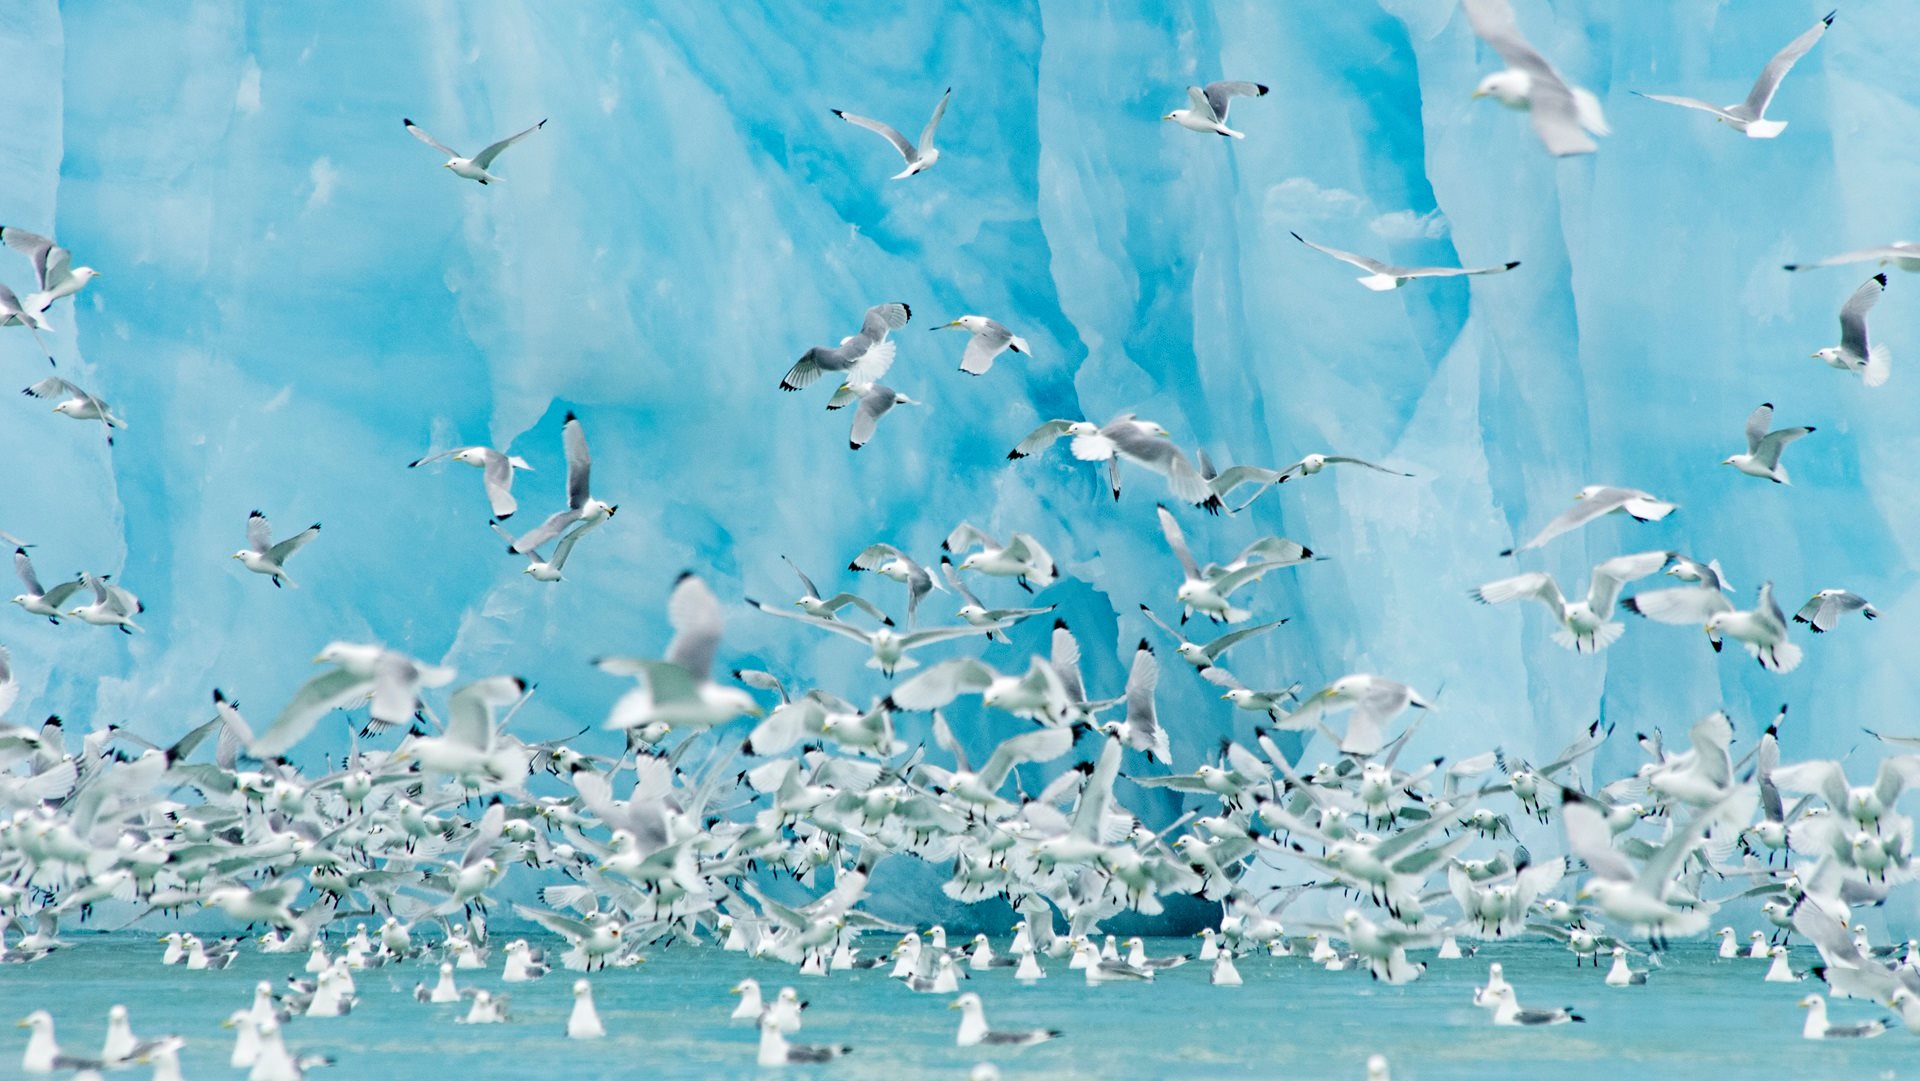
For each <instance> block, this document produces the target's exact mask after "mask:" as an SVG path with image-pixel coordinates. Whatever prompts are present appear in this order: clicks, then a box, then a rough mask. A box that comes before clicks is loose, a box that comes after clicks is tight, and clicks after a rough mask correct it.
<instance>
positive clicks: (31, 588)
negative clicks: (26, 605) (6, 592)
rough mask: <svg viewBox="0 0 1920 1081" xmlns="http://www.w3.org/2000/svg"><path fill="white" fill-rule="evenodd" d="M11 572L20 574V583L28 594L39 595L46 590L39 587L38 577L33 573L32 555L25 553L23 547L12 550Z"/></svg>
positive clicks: (43, 593)
mask: <svg viewBox="0 0 1920 1081" xmlns="http://www.w3.org/2000/svg"><path fill="white" fill-rule="evenodd" d="M13 573H15V574H17V575H19V576H20V584H21V585H24V586H26V587H27V593H28V594H29V595H30V596H34V597H39V596H43V595H45V593H46V592H47V591H46V590H45V589H42V588H41V587H40V578H39V576H38V575H36V574H34V573H33V557H31V556H29V555H27V550H26V549H25V548H15V549H14V550H13Z"/></svg>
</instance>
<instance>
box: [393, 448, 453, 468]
mask: <svg viewBox="0 0 1920 1081" xmlns="http://www.w3.org/2000/svg"><path fill="white" fill-rule="evenodd" d="M466 449H467V448H465V447H454V448H453V449H452V450H443V451H441V452H440V453H438V454H428V455H426V456H424V457H420V458H415V459H414V460H413V461H411V462H408V463H407V468H408V469H418V468H419V467H420V466H423V465H432V464H433V463H435V462H444V461H446V460H447V459H448V458H451V457H453V456H454V455H456V454H458V453H460V452H461V451H463V450H466Z"/></svg>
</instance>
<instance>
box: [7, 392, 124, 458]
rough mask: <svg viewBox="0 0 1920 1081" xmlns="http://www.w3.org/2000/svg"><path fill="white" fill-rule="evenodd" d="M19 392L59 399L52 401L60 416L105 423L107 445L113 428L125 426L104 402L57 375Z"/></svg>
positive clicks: (110, 440)
mask: <svg viewBox="0 0 1920 1081" xmlns="http://www.w3.org/2000/svg"><path fill="white" fill-rule="evenodd" d="M20 393H22V394H25V395H26V396H27V397H29V398H41V399H53V398H57V399H59V400H58V401H56V402H54V404H53V411H54V412H56V413H58V414H60V415H61V416H63V417H72V418H73V419H74V420H97V421H99V422H100V423H102V424H104V425H106V427H107V445H108V446H112V445H113V430H114V429H115V428H125V427H126V426H127V422H126V421H124V420H121V419H120V418H119V417H117V416H115V415H114V413H113V410H112V408H111V407H109V406H108V405H107V403H106V402H103V401H101V400H100V399H99V398H96V397H94V396H93V395H91V394H89V393H87V392H86V391H84V390H81V389H80V388H79V387H78V386H77V385H75V384H73V383H70V382H68V381H67V380H65V379H62V378H60V377H59V376H57V375H50V376H48V377H46V378H45V379H42V380H40V381H39V382H38V383H35V384H33V385H32V386H30V387H28V388H26V389H25V390H23V391H21V392H20Z"/></svg>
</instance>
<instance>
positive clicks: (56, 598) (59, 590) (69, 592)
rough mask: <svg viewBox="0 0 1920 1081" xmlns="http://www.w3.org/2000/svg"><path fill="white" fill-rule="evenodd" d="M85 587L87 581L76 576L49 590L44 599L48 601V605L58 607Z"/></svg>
mask: <svg viewBox="0 0 1920 1081" xmlns="http://www.w3.org/2000/svg"><path fill="white" fill-rule="evenodd" d="M85 587H86V583H85V582H84V581H82V580H81V579H79V578H75V579H73V580H72V581H69V582H62V583H60V584H59V585H57V586H54V587H53V588H52V589H49V590H47V593H46V596H45V597H44V598H42V599H43V600H45V601H46V602H47V605H48V606H49V607H52V608H58V607H60V606H61V605H63V604H65V603H67V598H68V597H71V596H73V595H74V594H75V593H78V592H80V590H81V589H83V588H85Z"/></svg>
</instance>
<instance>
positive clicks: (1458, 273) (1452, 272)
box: [1327, 259, 1520, 477]
mask: <svg viewBox="0 0 1920 1081" xmlns="http://www.w3.org/2000/svg"><path fill="white" fill-rule="evenodd" d="M1519 265H1520V260H1518V259H1514V260H1512V261H1510V262H1505V263H1500V264H1497V265H1495V266H1480V267H1458V266H1422V267H1401V268H1399V275H1400V277H1402V278H1458V277H1465V276H1470V275H1474V274H1505V273H1506V272H1507V271H1509V270H1512V269H1513V268H1514V267H1517V266H1519ZM1337 460H1339V459H1335V458H1328V459H1327V461H1330V462H1331V461H1337ZM1381 472H1383V473H1391V472H1393V470H1391V469H1383V470H1381ZM1400 475H1401V476H1403V477H1408V476H1412V475H1413V474H1411V473H1402V474H1400Z"/></svg>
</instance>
